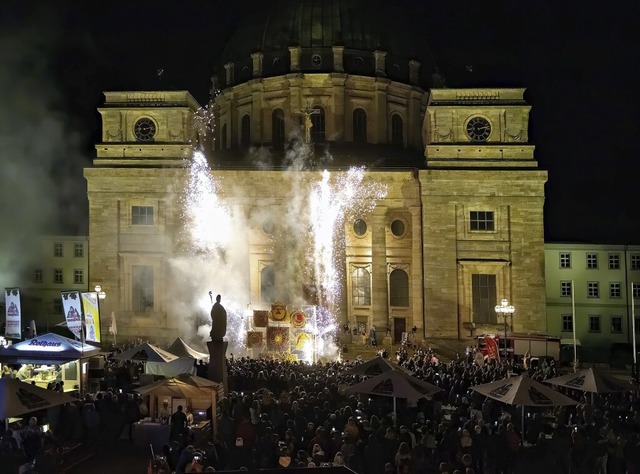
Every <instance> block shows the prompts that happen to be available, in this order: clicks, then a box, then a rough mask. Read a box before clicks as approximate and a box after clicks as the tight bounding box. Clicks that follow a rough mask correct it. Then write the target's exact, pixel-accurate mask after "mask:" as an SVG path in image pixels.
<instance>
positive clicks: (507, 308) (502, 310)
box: [494, 298, 516, 360]
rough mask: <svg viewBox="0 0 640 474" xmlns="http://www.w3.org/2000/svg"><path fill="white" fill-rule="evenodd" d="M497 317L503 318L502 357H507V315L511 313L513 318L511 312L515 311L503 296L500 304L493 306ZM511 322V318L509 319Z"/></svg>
mask: <svg viewBox="0 0 640 474" xmlns="http://www.w3.org/2000/svg"><path fill="white" fill-rule="evenodd" d="M494 309H495V311H496V314H497V315H498V317H502V318H503V319H504V358H505V360H506V359H507V315H511V318H513V313H515V312H516V308H515V307H514V306H513V305H510V304H509V300H507V299H506V298H503V299H502V301H500V304H498V305H496V307H495V308H494ZM511 323H512V324H513V319H512V320H511Z"/></svg>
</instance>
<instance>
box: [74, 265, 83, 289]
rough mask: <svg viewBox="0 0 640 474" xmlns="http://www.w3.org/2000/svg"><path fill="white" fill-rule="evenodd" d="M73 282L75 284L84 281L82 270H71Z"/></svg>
mask: <svg viewBox="0 0 640 474" xmlns="http://www.w3.org/2000/svg"><path fill="white" fill-rule="evenodd" d="M73 283H74V284H76V285H81V284H82V283H84V272H83V271H82V270H78V269H76V270H74V271H73Z"/></svg>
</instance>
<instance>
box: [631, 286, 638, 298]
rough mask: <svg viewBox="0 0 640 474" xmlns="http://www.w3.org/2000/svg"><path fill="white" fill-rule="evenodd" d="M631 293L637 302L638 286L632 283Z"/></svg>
mask: <svg viewBox="0 0 640 474" xmlns="http://www.w3.org/2000/svg"><path fill="white" fill-rule="evenodd" d="M631 293H633V299H634V300H637V299H638V298H640V284H638V283H632V284H631Z"/></svg>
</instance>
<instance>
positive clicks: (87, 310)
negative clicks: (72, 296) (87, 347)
mask: <svg viewBox="0 0 640 474" xmlns="http://www.w3.org/2000/svg"><path fill="white" fill-rule="evenodd" d="M80 296H81V297H82V312H83V313H84V327H85V330H86V332H85V334H86V340H87V341H91V342H100V305H99V304H98V293H96V292H95V291H87V292H84V293H80Z"/></svg>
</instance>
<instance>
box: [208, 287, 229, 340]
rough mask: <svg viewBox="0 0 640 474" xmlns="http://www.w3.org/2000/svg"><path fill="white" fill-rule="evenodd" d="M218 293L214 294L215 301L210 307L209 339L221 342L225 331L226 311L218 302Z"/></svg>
mask: <svg viewBox="0 0 640 474" xmlns="http://www.w3.org/2000/svg"><path fill="white" fill-rule="evenodd" d="M221 298H222V297H221V296H220V295H217V296H216V302H215V303H214V305H213V306H212V307H211V333H210V335H211V340H212V341H216V342H222V340H223V338H224V336H225V334H226V333H227V311H226V310H225V309H224V306H222V305H221V304H220V299H221Z"/></svg>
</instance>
